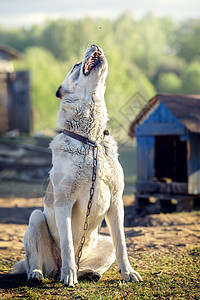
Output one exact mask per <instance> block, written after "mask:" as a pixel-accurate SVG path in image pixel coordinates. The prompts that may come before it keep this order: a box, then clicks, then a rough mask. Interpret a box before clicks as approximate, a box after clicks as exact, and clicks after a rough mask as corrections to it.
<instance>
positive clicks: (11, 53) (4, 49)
mask: <svg viewBox="0 0 200 300" xmlns="http://www.w3.org/2000/svg"><path fill="white" fill-rule="evenodd" d="M0 52H1V53H2V54H3V55H4V56H5V58H7V59H8V58H9V59H10V60H13V59H23V58H24V54H23V53H22V52H20V51H18V50H16V49H14V48H12V47H10V46H7V45H4V44H1V43H0Z"/></svg>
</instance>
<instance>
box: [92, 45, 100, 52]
mask: <svg viewBox="0 0 200 300" xmlns="http://www.w3.org/2000/svg"><path fill="white" fill-rule="evenodd" d="M91 47H92V48H93V49H94V50H95V51H99V47H98V46H97V45H94V44H92V45H91Z"/></svg>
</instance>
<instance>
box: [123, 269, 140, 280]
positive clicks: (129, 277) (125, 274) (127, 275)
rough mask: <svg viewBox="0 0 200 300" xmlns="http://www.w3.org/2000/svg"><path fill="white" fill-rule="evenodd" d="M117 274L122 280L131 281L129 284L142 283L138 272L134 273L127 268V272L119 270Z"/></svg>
mask: <svg viewBox="0 0 200 300" xmlns="http://www.w3.org/2000/svg"><path fill="white" fill-rule="evenodd" d="M119 273H120V275H121V277H122V279H123V280H125V281H131V282H138V281H143V279H142V277H141V275H140V274H139V273H138V272H136V271H134V270H133V269H132V268H131V267H129V268H128V270H127V271H122V270H119Z"/></svg>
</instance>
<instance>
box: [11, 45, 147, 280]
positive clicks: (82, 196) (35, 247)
mask: <svg viewBox="0 0 200 300" xmlns="http://www.w3.org/2000/svg"><path fill="white" fill-rule="evenodd" d="M106 76H107V60H106V58H105V56H104V53H103V51H102V49H100V48H99V47H97V46H95V45H92V46H91V47H90V48H89V49H87V51H86V53H85V56H84V59H83V61H82V62H81V63H79V64H76V65H75V66H74V67H73V69H72V70H71V72H70V73H69V74H68V75H67V76H66V78H65V80H64V81H63V83H62V84H61V86H60V87H59V89H58V91H57V93H56V95H57V97H59V98H61V103H60V111H59V117H58V122H59V126H60V127H61V128H62V129H65V130H66V132H67V134H66V132H65V133H61V134H59V135H57V136H56V137H55V138H54V140H53V141H52V143H51V149H52V155H53V158H52V163H53V167H52V169H51V171H50V184H49V186H48V188H47V192H46V195H45V198H44V212H41V211H39V210H35V211H33V213H32V214H31V216H30V220H29V226H28V229H27V231H26V233H25V236H24V246H25V253H26V254H25V260H23V261H20V262H18V263H17V264H16V265H15V266H14V270H15V272H16V273H27V275H28V279H29V280H31V281H32V280H33V281H42V279H43V276H48V277H52V278H53V277H55V276H56V274H57V275H58V276H59V277H60V280H61V282H62V283H63V284H64V285H67V286H73V285H74V284H76V283H77V282H78V281H77V278H78V277H79V276H86V277H87V276H89V277H90V278H92V279H99V278H100V277H101V275H102V273H103V272H105V271H106V270H107V269H108V268H109V267H110V265H111V264H112V263H113V262H114V261H115V257H116V258H117V261H118V264H119V270H120V274H121V277H122V279H124V280H126V281H139V280H142V278H141V276H140V275H139V274H138V273H137V272H136V271H134V270H133V269H132V267H131V265H130V263H129V260H128V256H127V251H126V244H125V235H124V228H123V218H124V210H123V201H122V193H123V188H124V177H123V171H122V168H121V165H120V164H119V162H118V153H117V145H116V143H115V141H114V139H113V138H112V137H111V136H109V135H105V134H104V130H105V128H106V124H107V110H106V106H105V100H104V92H105V79H106ZM70 133H71V134H70ZM73 133H75V136H73ZM76 134H77V137H81V138H82V139H84V138H83V137H85V138H87V139H89V140H90V141H94V142H95V143H96V144H95V145H97V146H98V157H97V162H98V166H97V170H96V173H97V176H96V181H95V183H94V195H93V197H92V207H91V209H90V212H89V217H88V219H87V223H88V226H85V223H84V222H85V218H86V213H87V206H88V201H89V199H90V194H91V185H92V174H93V169H94V167H93V162H94V157H93V151H94V148H93V143H91V144H90V143H88V144H87V143H86V144H85V143H84V142H83V141H81V140H78V139H77V138H76ZM85 141H87V140H85ZM95 149H96V148H95ZM104 217H105V219H106V223H107V225H108V227H109V230H110V233H111V236H112V238H111V237H109V236H103V235H100V234H98V227H99V226H100V225H101V222H102V221H103V219H104ZM84 227H87V228H85V229H86V230H85V238H84V240H85V243H84V245H83V249H82V256H81V258H80V262H79V268H78V270H77V266H76V263H77V259H78V256H80V252H79V249H80V244H81V240H82V239H83V234H84Z"/></svg>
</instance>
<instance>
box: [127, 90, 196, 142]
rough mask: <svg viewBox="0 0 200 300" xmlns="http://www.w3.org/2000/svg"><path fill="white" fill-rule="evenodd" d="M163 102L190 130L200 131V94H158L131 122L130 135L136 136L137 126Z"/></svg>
mask: <svg viewBox="0 0 200 300" xmlns="http://www.w3.org/2000/svg"><path fill="white" fill-rule="evenodd" d="M160 102H161V103H163V104H164V105H165V106H166V107H167V108H168V109H169V110H170V111H171V112H172V113H173V114H174V115H175V116H176V117H177V118H178V120H179V121H180V122H181V123H182V124H183V125H184V126H185V127H186V128H187V129H189V130H190V131H192V132H196V133H200V95H169V94H157V95H155V96H154V97H153V98H152V99H150V100H149V102H148V103H147V105H145V106H144V107H143V109H142V110H141V112H140V113H139V114H138V116H137V117H136V119H135V120H134V121H133V122H132V123H131V125H130V128H129V135H130V136H131V137H134V135H135V128H136V126H137V125H139V124H140V123H141V122H143V120H144V119H146V118H147V117H148V115H149V114H150V112H151V111H152V110H154V109H155V108H156V107H157V106H158V105H159V103H160Z"/></svg>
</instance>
